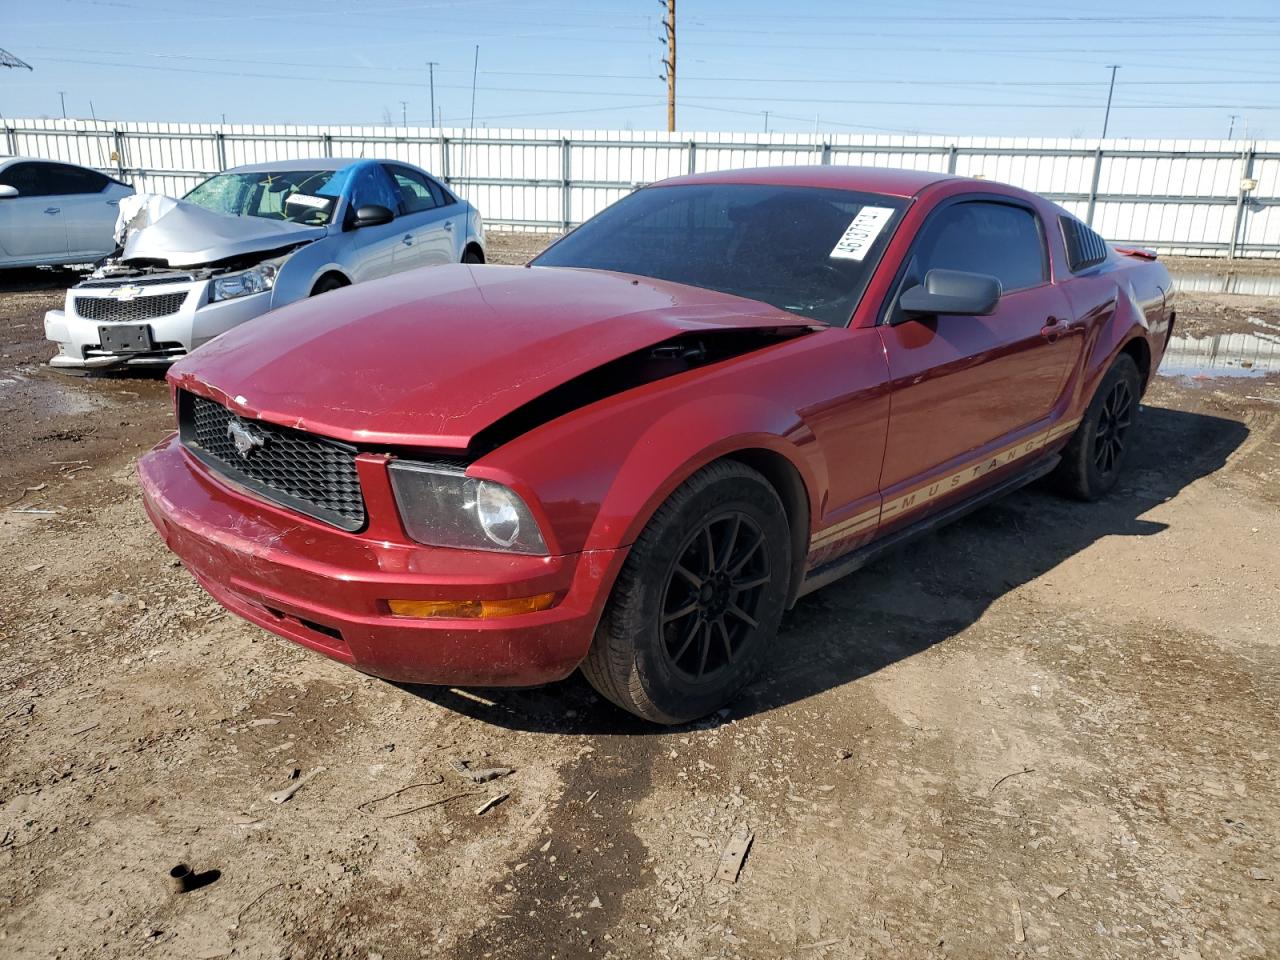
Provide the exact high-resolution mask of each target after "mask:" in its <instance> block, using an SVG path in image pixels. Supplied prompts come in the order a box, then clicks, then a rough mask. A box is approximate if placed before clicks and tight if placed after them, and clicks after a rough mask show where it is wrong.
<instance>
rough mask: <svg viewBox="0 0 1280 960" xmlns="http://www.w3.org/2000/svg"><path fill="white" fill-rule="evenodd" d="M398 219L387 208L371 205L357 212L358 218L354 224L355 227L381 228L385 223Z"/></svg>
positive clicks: (376, 204) (375, 204)
mask: <svg viewBox="0 0 1280 960" xmlns="http://www.w3.org/2000/svg"><path fill="white" fill-rule="evenodd" d="M395 218H396V215H395V214H394V213H392V212H391V211H390V210H388V209H387V208H386V207H384V206H382V205H381V204H378V203H370V204H367V205H366V206H363V207H360V208H359V209H358V210H356V218H355V220H354V221H353V222H352V224H351V225H352V226H353V227H357V228H359V227H380V226H382V224H384V223H390V222H391V221H392V220H394V219H395Z"/></svg>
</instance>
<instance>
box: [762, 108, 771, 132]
mask: <svg viewBox="0 0 1280 960" xmlns="http://www.w3.org/2000/svg"><path fill="white" fill-rule="evenodd" d="M762 112H763V113H764V132H765V133H768V132H769V111H768V110H765V111H762Z"/></svg>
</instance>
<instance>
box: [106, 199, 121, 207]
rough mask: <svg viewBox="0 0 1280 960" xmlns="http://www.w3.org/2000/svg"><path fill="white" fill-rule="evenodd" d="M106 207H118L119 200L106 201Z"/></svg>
mask: <svg viewBox="0 0 1280 960" xmlns="http://www.w3.org/2000/svg"><path fill="white" fill-rule="evenodd" d="M107 206H108V207H118V206H120V201H119V200H108V201H107Z"/></svg>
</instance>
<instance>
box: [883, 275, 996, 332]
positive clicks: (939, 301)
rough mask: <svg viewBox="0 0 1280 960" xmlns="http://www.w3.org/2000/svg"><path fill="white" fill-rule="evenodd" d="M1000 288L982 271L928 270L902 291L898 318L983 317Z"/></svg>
mask: <svg viewBox="0 0 1280 960" xmlns="http://www.w3.org/2000/svg"><path fill="white" fill-rule="evenodd" d="M1001 292H1002V291H1001V289H1000V281H999V280H997V279H996V278H995V277H992V276H988V275H987V274H985V273H968V272H966V271H964V270H930V271H929V272H928V273H926V274H925V275H924V283H919V284H916V285H915V286H914V287H908V288H907V289H906V290H904V291H902V296H900V297H899V298H898V316H899V318H900V319H899V320H898V321H897V322H899V323H900V322H902V321H904V320H911V319H913V318H915V317H938V316H972V317H983V316H986V315H987V314H989V313H992V312H993V311H994V310H995V308H996V304H997V303H999V302H1000V294H1001Z"/></svg>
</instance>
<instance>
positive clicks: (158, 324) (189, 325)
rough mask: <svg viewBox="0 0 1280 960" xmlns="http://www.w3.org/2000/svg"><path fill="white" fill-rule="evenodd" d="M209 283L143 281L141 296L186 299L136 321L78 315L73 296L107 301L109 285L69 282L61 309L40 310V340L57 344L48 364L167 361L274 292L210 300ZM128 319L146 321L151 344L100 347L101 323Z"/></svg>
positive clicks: (247, 316)
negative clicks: (149, 346) (147, 347)
mask: <svg viewBox="0 0 1280 960" xmlns="http://www.w3.org/2000/svg"><path fill="white" fill-rule="evenodd" d="M209 283H210V281H208V280H191V281H180V282H175V283H172V284H159V285H155V286H148V287H147V288H145V294H146V296H162V295H166V294H175V293H180V294H185V295H186V299H185V300H184V301H183V303H182V306H181V307H179V308H178V309H177V310H176V311H175V312H173V313H170V314H167V315H165V316H159V317H149V318H144V319H140V320H136V321H134V320H124V321H106V320H94V319H90V318H88V317H83V316H81V315H80V314H79V313H78V312H77V309H76V301H78V300H81V299H88V298H93V299H108V300H109V299H110V297H109V296H108V295H107V294H108V290H109V289H110V288H107V287H96V288H85V287H73V288H72V289H71V290H69V291H68V293H67V304H66V307H65V308H64V309H62V310H50V311H48V312H47V313H46V314H45V315H44V335H45V339H47V340H51V341H53V342H54V343H56V344H57V345H58V353H57V355H56V356H54V357H53V359H52V360H50V361H49V365H50V366H51V367H55V368H58V367H61V368H78V369H95V368H102V367H120V366H130V367H140V366H167V365H168V364H170V363H173V362H174V361H175V360H177V359H179V358H180V357H182V356H184V355H185V354H188V353H190V352H191V351H192V350H194V349H195V348H196V347H198V346H200V344H202V343H205V342H206V341H209V340H212V339H213V338H214V337H216V336H217V335H218V334H220V333H225V332H226V331H228V330H230V329H231V328H232V327H236V326H239V325H240V324H242V323H244V322H245V321H246V320H252V319H253V318H254V317H257V316H261V315H262V314H264V313H266V312H267V311H268V310H270V309H271V306H272V293H273V291H270V290H268V291H265V292H263V293H255V294H251V295H249V296H247V297H239V298H237V299H235V300H220V301H217V302H215V303H210V302H208V287H209ZM125 285H127V281H124V280H122V281H121V286H125ZM127 323H142V324H145V325H147V326H148V327H149V328H150V333H151V343H152V346H153V348H152V349H150V350H145V351H138V352H122V351H112V350H105V349H103V346H102V330H101V328H103V327H111V326H113V325H119V324H127Z"/></svg>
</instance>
